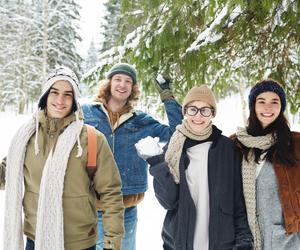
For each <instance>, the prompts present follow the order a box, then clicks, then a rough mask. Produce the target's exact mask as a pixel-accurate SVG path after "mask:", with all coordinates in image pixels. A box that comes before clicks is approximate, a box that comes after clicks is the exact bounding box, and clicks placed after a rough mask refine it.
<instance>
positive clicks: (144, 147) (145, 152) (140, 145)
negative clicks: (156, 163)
mask: <svg viewBox="0 0 300 250" xmlns="http://www.w3.org/2000/svg"><path fill="white" fill-rule="evenodd" d="M158 142H159V138H158V137H155V138H153V137H151V136H147V137H146V138H143V139H141V140H139V141H138V142H137V143H136V144H135V145H134V146H135V148H136V151H137V154H138V156H139V157H141V158H143V159H144V160H147V159H148V158H149V157H152V156H155V155H159V154H162V153H163V150H162V148H161V146H160V145H159V143H158Z"/></svg>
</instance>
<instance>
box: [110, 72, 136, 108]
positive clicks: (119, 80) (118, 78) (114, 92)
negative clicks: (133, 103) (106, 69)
mask: <svg viewBox="0 0 300 250" xmlns="http://www.w3.org/2000/svg"><path fill="white" fill-rule="evenodd" d="M132 85H133V81H132V78H131V77H130V76H128V75H125V74H115V75H113V77H112V78H111V88H110V92H111V99H112V100H113V101H114V102H116V103H120V104H125V103H126V102H127V99H128V98H129V96H130V94H131V91H132Z"/></svg>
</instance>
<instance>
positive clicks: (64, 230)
mask: <svg viewBox="0 0 300 250" xmlns="http://www.w3.org/2000/svg"><path fill="white" fill-rule="evenodd" d="M78 96H79V89H78V80H77V77H76V75H75V74H74V72H73V71H71V70H70V69H68V68H66V67H60V68H58V69H56V70H55V71H54V72H53V73H51V74H50V75H49V78H48V80H47V82H46V83H45V85H44V86H43V91H42V95H41V97H40V99H39V101H38V107H39V111H38V112H37V113H36V114H35V115H34V116H33V117H32V118H31V119H30V121H28V122H27V123H25V124H24V125H23V126H22V127H21V128H20V129H19V130H18V131H17V133H16V134H15V136H14V138H13V140H12V142H11V145H10V149H9V152H8V156H7V162H6V165H7V168H6V186H5V189H6V204H5V225H4V228H5V236H4V239H3V240H4V243H3V246H4V249H10V250H20V249H24V247H23V233H22V231H23V232H24V234H25V235H26V236H27V243H26V250H33V249H36V250H47V249H48V250H50V249H55V250H63V249H66V250H74V249H89V250H92V249H95V244H96V242H97V231H98V230H97V215H96V196H95V191H94V190H93V189H92V188H91V186H92V180H91V178H90V177H89V175H88V173H87V169H86V168H87V153H88V150H87V128H86V126H84V125H83V120H82V117H80V107H79V105H78V102H77V100H78ZM96 150H97V160H96V165H97V169H96V172H95V174H94V177H93V186H94V188H95V190H96V191H97V192H98V193H99V194H100V201H101V204H102V208H103V211H104V232H105V233H104V235H105V236H104V247H105V249H117V250H119V249H120V246H121V239H122V236H123V213H124V206H123V200H122V193H121V180H120V175H119V173H118V170H117V167H116V163H115V161H114V158H113V155H112V153H111V150H110V148H109V146H108V143H107V141H106V139H105V137H104V135H103V134H101V133H100V132H97V149H96ZM23 187H24V188H23ZM22 208H23V211H24V222H22Z"/></svg>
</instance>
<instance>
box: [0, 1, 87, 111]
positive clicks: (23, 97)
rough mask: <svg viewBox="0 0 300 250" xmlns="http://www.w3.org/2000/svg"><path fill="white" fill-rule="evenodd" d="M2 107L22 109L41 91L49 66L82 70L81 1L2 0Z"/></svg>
mask: <svg viewBox="0 0 300 250" xmlns="http://www.w3.org/2000/svg"><path fill="white" fill-rule="evenodd" d="M0 4H1V5H0V17H1V24H0V27H1V32H0V45H1V46H0V62H1V68H0V90H1V91H0V108H1V109H2V110H3V109H4V107H5V106H7V105H10V106H12V107H13V108H14V109H15V110H16V112H19V113H22V112H24V111H25V110H26V108H27V107H28V106H30V104H31V103H32V102H35V101H36V100H37V98H38V96H39V93H40V87H41V83H42V82H43V81H44V80H45V77H46V74H47V73H48V70H49V69H50V68H53V67H55V66H56V65H66V66H69V67H71V68H72V69H74V70H75V71H77V72H80V64H81V58H80V56H79V55H78V54H77V52H76V50H75V42H76V41H77V40H78V39H80V37H79V36H78V34H77V27H76V22H78V19H79V13H78V8H79V7H78V5H77V4H76V3H75V2H74V1H71V0H68V1H53V0H36V1H33V0H0Z"/></svg>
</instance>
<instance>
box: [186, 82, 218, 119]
mask: <svg viewBox="0 0 300 250" xmlns="http://www.w3.org/2000/svg"><path fill="white" fill-rule="evenodd" d="M194 101H201V102H205V103H207V104H208V105H210V106H211V107H212V108H213V109H214V116H216V113H217V104H216V99H215V96H214V93H213V92H212V91H211V90H210V88H209V87H208V86H207V85H201V86H195V87H193V88H191V89H190V91H189V92H188V93H187V94H186V96H185V98H184V100H183V104H182V113H183V114H184V108H185V107H186V105H187V104H189V103H191V102H194Z"/></svg>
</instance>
